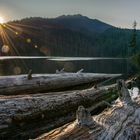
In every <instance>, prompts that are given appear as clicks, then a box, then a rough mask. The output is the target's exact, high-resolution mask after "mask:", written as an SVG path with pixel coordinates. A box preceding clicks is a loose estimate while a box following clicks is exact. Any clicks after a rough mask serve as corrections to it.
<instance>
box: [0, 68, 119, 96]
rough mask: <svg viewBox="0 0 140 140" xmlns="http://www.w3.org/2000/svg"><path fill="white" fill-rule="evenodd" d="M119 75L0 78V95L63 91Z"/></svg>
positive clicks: (50, 75) (81, 74)
mask: <svg viewBox="0 0 140 140" xmlns="http://www.w3.org/2000/svg"><path fill="white" fill-rule="evenodd" d="M118 76H121V75H120V74H100V75H99V74H93V73H64V74H63V73H62V74H44V75H43V74H41V75H32V74H31V71H30V72H29V74H28V75H20V76H3V77H0V95H16V94H19V95H21V94H33V93H38V92H47V91H54V90H58V89H60V90H64V89H65V88H70V87H73V86H77V85H82V84H86V83H98V82H101V81H103V80H106V79H108V78H110V77H118Z"/></svg>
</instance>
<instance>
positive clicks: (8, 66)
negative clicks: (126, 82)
mask: <svg viewBox="0 0 140 140" xmlns="http://www.w3.org/2000/svg"><path fill="white" fill-rule="evenodd" d="M23 61H24V64H25V65H23V63H22V62H23ZM126 65H127V63H126V60H96V61H63V62H59V61H49V60H46V59H30V60H4V61H1V62H0V74H1V75H8V74H23V73H26V74H27V73H28V70H29V69H32V70H33V73H55V71H56V69H58V70H60V69H62V68H64V69H65V71H68V72H77V71H78V70H80V69H81V68H83V69H84V72H94V73H126V68H127V66H126Z"/></svg>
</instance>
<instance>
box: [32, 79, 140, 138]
mask: <svg viewBox="0 0 140 140" xmlns="http://www.w3.org/2000/svg"><path fill="white" fill-rule="evenodd" d="M119 84H120V85H119V88H118V89H119V99H118V100H116V102H115V103H114V104H113V106H112V107H111V108H109V109H106V110H105V111H103V112H102V113H100V114H99V115H96V116H93V117H92V116H91V115H90V113H89V110H87V109H85V108H84V107H83V106H80V107H79V108H78V111H77V119H76V121H75V122H73V123H69V124H66V125H64V126H62V127H60V128H57V129H55V130H52V131H50V132H49V133H46V134H44V135H42V136H40V137H38V138H36V139H35V140H58V139H59V140H68V139H69V140H140V96H138V97H137V98H135V100H132V99H131V97H130V95H129V92H128V89H127V88H126V85H125V83H124V81H119Z"/></svg>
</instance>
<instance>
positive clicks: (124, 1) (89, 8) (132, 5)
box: [0, 0, 140, 29]
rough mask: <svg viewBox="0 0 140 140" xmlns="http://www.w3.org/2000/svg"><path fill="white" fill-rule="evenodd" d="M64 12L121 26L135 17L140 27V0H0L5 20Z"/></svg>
mask: <svg viewBox="0 0 140 140" xmlns="http://www.w3.org/2000/svg"><path fill="white" fill-rule="evenodd" d="M64 14H65V15H73V14H82V15H84V16H88V17H89V18H92V19H98V20H101V21H103V22H106V23H108V24H111V25H114V26H116V27H121V28H132V24H133V22H134V20H136V21H137V28H138V29H140V0H0V17H3V18H4V19H5V20H6V21H10V20H17V19H22V18H25V17H46V18H54V17H57V16H61V15H64Z"/></svg>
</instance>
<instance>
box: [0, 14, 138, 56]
mask: <svg viewBox="0 0 140 140" xmlns="http://www.w3.org/2000/svg"><path fill="white" fill-rule="evenodd" d="M3 30H4V32H5V33H6V35H7V36H8V38H10V41H7V40H3V39H2V37H1V41H0V43H1V44H0V46H1V47H2V46H3V44H5V45H8V46H9V47H10V51H9V52H8V53H7V52H6V53H5V52H1V53H0V54H1V55H26V56H27V55H52V56H115V57H117V56H126V54H127V48H128V46H129V42H130V39H131V36H132V30H128V29H120V28H116V27H113V26H111V25H109V24H106V23H104V22H101V21H99V20H97V19H90V18H88V17H85V16H82V15H67V16H65V15H63V16H60V17H57V18H53V19H48V18H40V17H32V18H26V19H22V20H18V21H12V22H9V23H7V24H5V26H3ZM8 40H9V39H8ZM139 44H140V32H139V31H137V47H139V46H140V45H139Z"/></svg>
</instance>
